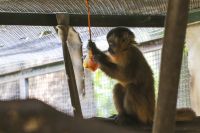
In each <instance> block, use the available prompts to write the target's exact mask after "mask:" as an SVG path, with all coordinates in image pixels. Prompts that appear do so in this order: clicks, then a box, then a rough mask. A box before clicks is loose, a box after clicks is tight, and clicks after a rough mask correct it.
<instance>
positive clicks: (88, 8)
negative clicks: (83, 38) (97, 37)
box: [86, 0, 92, 40]
mask: <svg viewBox="0 0 200 133" xmlns="http://www.w3.org/2000/svg"><path fill="white" fill-rule="evenodd" d="M86 6H87V11H88V31H89V35H90V40H92V35H91V25H90V21H91V19H90V6H89V0H86Z"/></svg>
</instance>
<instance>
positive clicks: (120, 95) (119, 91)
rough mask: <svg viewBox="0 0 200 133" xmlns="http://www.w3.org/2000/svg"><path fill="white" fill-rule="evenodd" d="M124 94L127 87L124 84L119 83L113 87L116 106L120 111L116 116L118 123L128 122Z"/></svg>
mask: <svg viewBox="0 0 200 133" xmlns="http://www.w3.org/2000/svg"><path fill="white" fill-rule="evenodd" d="M124 96H125V88H123V86H122V85H120V84H119V83H117V84H116V85H115V86H114V89H113V100H114V105H115V108H116V110H117V112H118V115H117V117H116V119H115V120H116V122H117V123H118V124H125V122H126V113H125V112H126V111H125V109H124Z"/></svg>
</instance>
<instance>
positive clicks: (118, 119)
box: [114, 115, 132, 125]
mask: <svg viewBox="0 0 200 133" xmlns="http://www.w3.org/2000/svg"><path fill="white" fill-rule="evenodd" d="M114 119H115V123H116V124H118V125H129V124H131V123H132V120H131V118H129V117H128V116H127V115H116V116H115V118H114Z"/></svg>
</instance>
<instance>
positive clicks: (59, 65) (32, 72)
mask: <svg viewBox="0 0 200 133" xmlns="http://www.w3.org/2000/svg"><path fill="white" fill-rule="evenodd" d="M64 69H65V67H64V63H63V61H60V62H55V63H51V64H46V65H43V66H37V67H32V68H27V69H24V70H20V71H15V72H11V73H4V74H2V75H0V84H1V83H5V82H11V81H16V80H19V79H20V78H30V77H34V76H39V75H43V74H48V73H53V72H58V71H62V70H64Z"/></svg>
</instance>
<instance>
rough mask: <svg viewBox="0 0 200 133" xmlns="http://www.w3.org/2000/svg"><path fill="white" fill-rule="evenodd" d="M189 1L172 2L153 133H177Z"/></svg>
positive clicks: (167, 24) (168, 12)
mask: <svg viewBox="0 0 200 133" xmlns="http://www.w3.org/2000/svg"><path fill="white" fill-rule="evenodd" d="M188 7H189V0H169V3H168V11H167V18H166V24H165V36H164V45H163V50H162V60H161V71H160V84H159V92H158V102H157V107H156V113H155V118H154V126H153V133H174V130H175V114H176V101H177V93H178V85H179V77H180V69H181V61H182V53H183V47H184V40H185V32H186V27H187V17H188Z"/></svg>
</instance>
